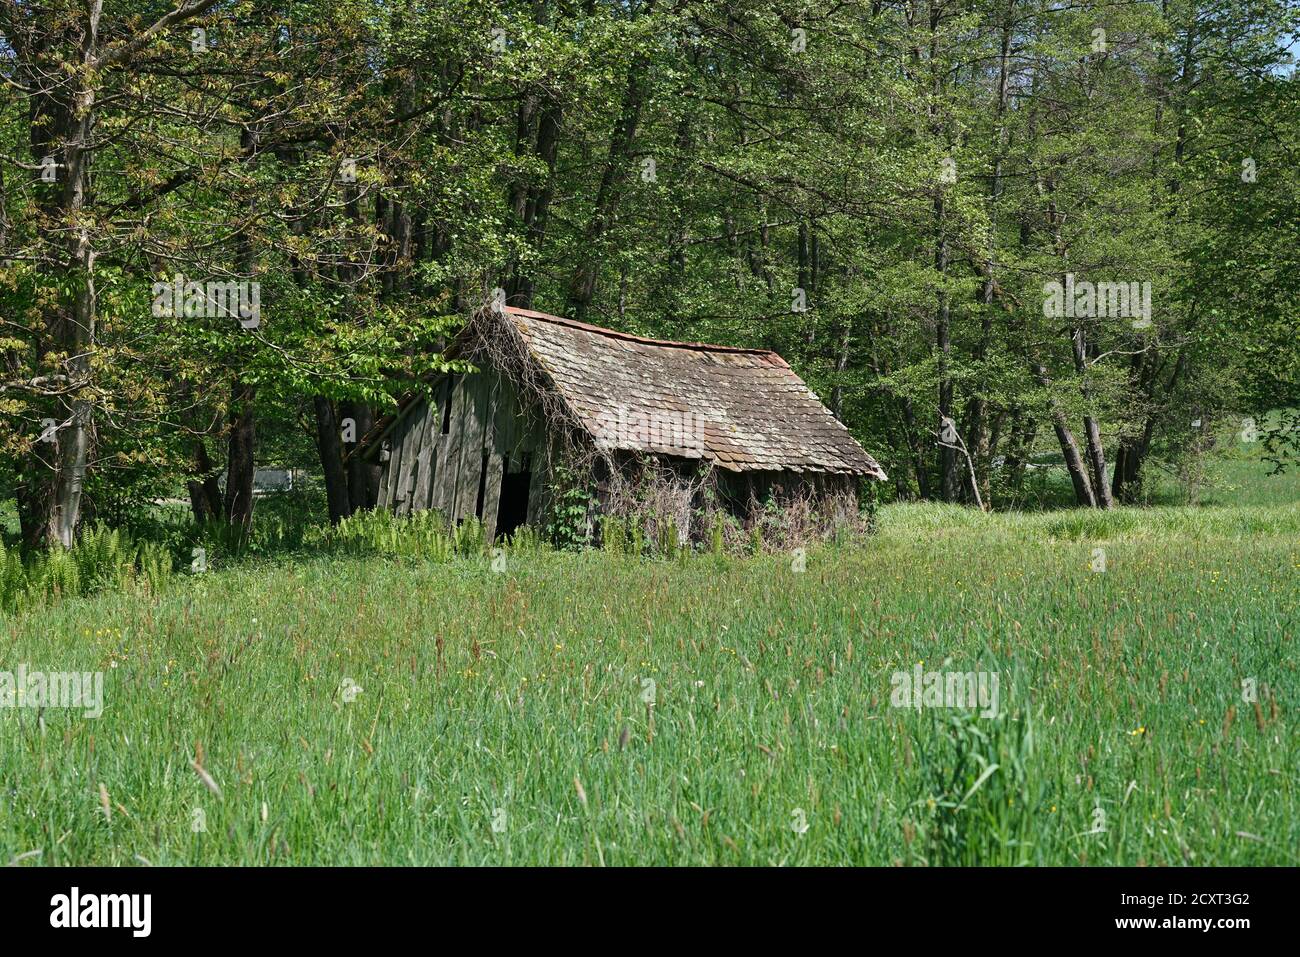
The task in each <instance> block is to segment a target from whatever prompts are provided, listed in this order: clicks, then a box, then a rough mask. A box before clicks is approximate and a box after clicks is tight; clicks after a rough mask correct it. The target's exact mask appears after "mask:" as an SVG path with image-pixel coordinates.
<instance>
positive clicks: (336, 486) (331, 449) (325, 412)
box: [311, 395, 352, 525]
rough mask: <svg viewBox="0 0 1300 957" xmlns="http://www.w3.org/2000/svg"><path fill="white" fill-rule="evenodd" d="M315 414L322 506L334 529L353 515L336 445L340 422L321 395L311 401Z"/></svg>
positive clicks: (332, 407) (345, 477)
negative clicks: (323, 477) (321, 483)
mask: <svg viewBox="0 0 1300 957" xmlns="http://www.w3.org/2000/svg"><path fill="white" fill-rule="evenodd" d="M311 401H312V407H313V409H314V410H315V413H316V451H317V452H318V453H319V455H320V464H321V472H322V474H323V475H324V476H325V503H326V505H327V507H328V508H329V517H330V524H331V525H337V524H338V523H339V522H341V521H343V519H345V518H347V517H348V516H349V515H351V514H352V502H351V499H350V498H349V496H348V477H347V473H346V472H345V471H344V469H343V450H342V446H341V445H340V442H339V421H338V416H337V415H336V414H335V412H334V403H333V402H332V401H331V400H330V399H328V398H326V397H325V396H323V395H318V396H314V397H313V398H312V400H311Z"/></svg>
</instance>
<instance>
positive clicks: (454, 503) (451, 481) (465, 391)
mask: <svg viewBox="0 0 1300 957" xmlns="http://www.w3.org/2000/svg"><path fill="white" fill-rule="evenodd" d="M456 396H457V398H456V402H455V404H454V405H453V406H452V410H451V435H452V438H453V439H454V440H455V441H454V442H453V443H452V446H451V448H450V449H449V450H448V453H447V463H448V464H449V465H451V466H452V468H451V473H450V474H449V475H448V476H447V520H448V521H450V522H451V523H452V524H453V525H454V524H456V523H457V522H459V521H460V519H461V517H462V516H461V507H460V480H461V476H462V475H463V474H464V471H465V432H466V424H467V422H468V420H469V417H470V415H471V409H472V408H473V405H474V384H473V382H472V381H471V377H470V376H461V377H460V378H459V379H458V381H457V383H456Z"/></svg>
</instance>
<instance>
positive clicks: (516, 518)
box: [496, 471, 533, 538]
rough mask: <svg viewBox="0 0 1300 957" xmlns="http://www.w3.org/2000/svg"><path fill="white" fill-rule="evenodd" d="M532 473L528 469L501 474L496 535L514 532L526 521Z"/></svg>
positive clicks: (502, 535) (500, 535) (499, 536)
mask: <svg viewBox="0 0 1300 957" xmlns="http://www.w3.org/2000/svg"><path fill="white" fill-rule="evenodd" d="M532 480H533V473H532V472H529V471H523V472H515V473H513V474H512V473H509V472H507V473H506V474H505V475H502V476H501V504H500V506H499V507H498V508H497V529H496V537H497V538H504V537H505V536H507V535H512V534H514V531H515V529H517V528H518V527H519V526H520V525H523V524H524V523H525V522H526V521H528V489H529V486H530V485H531V484H532Z"/></svg>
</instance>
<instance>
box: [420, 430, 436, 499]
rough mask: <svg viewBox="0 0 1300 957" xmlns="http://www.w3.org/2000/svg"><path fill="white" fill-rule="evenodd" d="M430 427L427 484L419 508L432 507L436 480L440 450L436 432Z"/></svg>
mask: <svg viewBox="0 0 1300 957" xmlns="http://www.w3.org/2000/svg"><path fill="white" fill-rule="evenodd" d="M430 428H431V431H430V432H429V485H428V487H427V488H426V489H425V490H424V498H423V499H421V500H420V508H423V509H430V508H433V489H434V483H436V482H437V481H438V452H439V450H440V446H439V444H438V433H437V432H435V431H432V426H431V427H430ZM421 484H423V483H421Z"/></svg>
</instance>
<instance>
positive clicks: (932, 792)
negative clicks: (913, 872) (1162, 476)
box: [0, 480, 1300, 865]
mask: <svg viewBox="0 0 1300 957" xmlns="http://www.w3.org/2000/svg"><path fill="white" fill-rule="evenodd" d="M1277 481H1290V480H1277ZM1286 491H1287V492H1289V491H1290V489H1289V487H1288V488H1287V489H1286ZM1281 497H1282V498H1283V499H1286V498H1288V497H1289V495H1284V496H1281ZM1290 502H1291V504H1287V502H1286V501H1285V500H1284V501H1274V502H1272V503H1267V504H1251V505H1245V506H1222V505H1208V506H1204V507H1200V508H1188V507H1158V508H1152V509H1144V510H1135V509H1119V510H1117V511H1115V512H1113V513H1107V514H1103V513H1093V512H1077V511H1058V512H1045V513H1039V514H1035V515H1017V514H1001V515H996V514H995V515H983V514H980V513H976V512H972V511H970V510H964V509H960V508H955V507H947V506H934V505H893V506H887V507H885V508H883V509H882V510H881V512H880V514H879V530H878V532H877V534H875V535H873V536H871V537H870V538H868V539H866V540H865V541H861V542H856V543H852V544H846V545H841V546H834V547H830V546H828V547H826V548H822V549H814V550H811V551H810V552H809V553H808V554H807V557H806V567H805V569H804V570H803V571H802V572H800V571H796V570H795V566H797V563H796V562H793V561H792V560H791V558H790V557H788V556H784V555H768V556H762V557H752V558H731V557H727V558H722V557H718V556H713V555H696V556H690V557H684V558H680V559H678V560H671V561H666V560H658V561H655V560H647V559H642V558H633V557H628V556H621V555H611V554H606V553H602V552H595V551H591V552H585V553H556V552H551V551H545V550H541V549H527V550H521V551H519V552H513V553H510V554H508V555H506V557H505V567H504V568H502V567H501V562H500V561H498V562H497V565H496V568H495V569H494V567H493V562H492V559H491V558H490V557H487V556H481V557H478V556H476V557H472V558H455V559H452V560H444V561H428V560H423V559H421V558H410V557H407V558H401V557H394V558H376V557H349V556H347V555H339V554H335V555H332V556H319V557H315V558H309V557H304V558H302V559H300V560H296V561H292V562H288V563H286V562H275V563H273V562H269V561H249V562H244V563H240V564H237V565H235V566H234V567H232V568H229V569H227V570H223V571H217V572H212V573H209V574H206V575H199V576H193V577H188V578H180V579H178V580H176V581H175V582H174V583H173V584H171V585H169V586H168V587H165V588H161V589H159V590H157V591H156V593H155V592H151V591H149V590H141V589H127V590H115V591H110V592H105V593H101V594H99V595H97V596H93V597H90V598H77V599H70V600H64V601H61V602H56V603H54V604H51V605H49V606H47V607H40V608H31V609H27V610H24V611H19V612H17V613H14V614H12V615H10V616H9V617H7V618H5V619H0V670H3V669H8V670H14V669H15V668H16V667H17V664H18V663H20V662H25V663H27V665H28V667H29V668H33V669H45V670H50V671H53V670H63V671H67V670H103V671H104V673H105V675H106V677H105V706H104V712H103V715H102V716H101V717H99V718H98V719H93V720H92V719H87V718H86V717H84V716H83V715H82V714H81V713H80V712H74V711H67V710H62V711H58V710H46V711H44V712H43V713H42V714H41V715H40V720H39V721H38V720H37V714H36V713H35V711H33V710H31V709H24V708H16V709H8V710H4V711H0V861H3V860H11V859H14V858H18V859H19V860H20V861H21V862H23V863H27V864H47V865H59V864H78V865H90V864H115V865H118V864H120V865H132V864H158V865H164V864H166V865H176V864H336V865H346V864H380V863H383V864H588V865H598V864H602V863H603V864H606V865H628V864H761V865H768V864H791V865H799V864H804V865H806V864H842V863H852V864H871V865H892V864H904V865H922V864H930V865H941V864H961V863H979V864H1021V863H1028V864H1089V865H1105V864H1123V865H1132V864H1148V865H1179V864H1296V863H1300V851H1298V850H1297V849H1300V781H1298V780H1297V776H1298V771H1297V769H1298V767H1300V761H1298V760H1297V759H1298V758H1300V737H1298V736H1297V714H1296V704H1297V701H1298V700H1300V675H1298V674H1297V670H1296V633H1297V615H1298V614H1300V588H1298V587H1297V582H1298V581H1300V505H1298V504H1295V499H1294V498H1291V499H1290ZM1097 549H1101V550H1102V551H1103V552H1104V569H1105V570H1104V571H1099V570H1096V569H1098V568H1099V567H1100V566H1099V561H1098V558H1099V553H1098V552H1097V551H1096V550H1097ZM918 663H923V667H924V668H925V669H927V670H928V669H938V668H942V669H949V670H953V669H955V670H961V671H978V670H983V671H989V672H996V673H997V674H998V676H999V682H1000V709H999V714H998V716H997V717H980V716H979V715H978V714H977V713H974V712H971V711H966V710H961V709H945V708H931V709H923V710H920V711H918V710H916V709H914V708H900V707H893V706H891V675H892V674H893V673H894V672H896V671H911V670H912V669H913V668H914V667H915V666H916V665H917V664H918ZM1243 680H1246V681H1248V684H1249V685H1250V686H1251V687H1252V688H1254V689H1255V694H1254V695H1248V696H1245V697H1244V696H1243ZM1247 697H1253V698H1254V700H1253V701H1249V700H1247ZM196 765H197V767H198V768H202V772H200V771H199V770H196Z"/></svg>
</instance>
